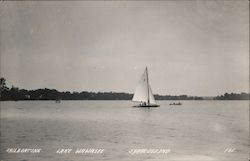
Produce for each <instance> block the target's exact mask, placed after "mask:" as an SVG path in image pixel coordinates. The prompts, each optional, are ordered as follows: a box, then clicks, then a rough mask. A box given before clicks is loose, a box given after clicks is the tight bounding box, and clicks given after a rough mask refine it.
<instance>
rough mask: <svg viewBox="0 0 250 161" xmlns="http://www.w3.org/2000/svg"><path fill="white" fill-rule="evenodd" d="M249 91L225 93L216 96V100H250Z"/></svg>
mask: <svg viewBox="0 0 250 161" xmlns="http://www.w3.org/2000/svg"><path fill="white" fill-rule="evenodd" d="M249 98H250V97H249V93H244V92H242V93H239V94H238V93H230V94H229V93H225V94H224V95H220V96H217V97H214V100H249Z"/></svg>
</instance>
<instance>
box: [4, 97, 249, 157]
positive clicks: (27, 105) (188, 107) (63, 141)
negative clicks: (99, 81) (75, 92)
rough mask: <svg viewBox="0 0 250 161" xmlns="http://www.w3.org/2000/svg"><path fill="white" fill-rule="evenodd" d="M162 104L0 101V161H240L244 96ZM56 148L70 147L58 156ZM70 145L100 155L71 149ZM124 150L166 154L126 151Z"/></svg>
mask: <svg viewBox="0 0 250 161" xmlns="http://www.w3.org/2000/svg"><path fill="white" fill-rule="evenodd" d="M170 102H173V101H158V103H159V104H160V105H161V106H160V107H158V108H150V109H148V108H133V107H131V106H132V105H133V104H132V103H131V101H62V102H61V103H55V102H54V101H18V102H1V161H98V160H105V161H118V160H121V161H128V160H133V161H134V160H136V161H158V160H164V161H165V160H167V161H168V160H169V161H247V160H248V158H249V101H182V103H183V105H182V106H169V103H170ZM8 148H41V149H42V150H41V152H40V153H36V154H33V153H7V151H6V150H7V149H8ZM59 148H67V149H73V150H72V152H71V153H69V154H58V153H56V151H57V150H58V149H59ZM77 148H85V149H86V148H98V149H104V152H103V153H102V154H75V153H73V152H74V150H75V149H77ZM227 148H229V149H227ZM131 149H169V150H171V151H170V152H169V153H167V154H134V155H132V154H131V153H129V151H130V150H131Z"/></svg>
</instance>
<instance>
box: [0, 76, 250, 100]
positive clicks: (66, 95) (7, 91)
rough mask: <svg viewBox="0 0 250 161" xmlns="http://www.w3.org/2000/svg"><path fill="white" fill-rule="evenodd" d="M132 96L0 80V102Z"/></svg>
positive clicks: (236, 96) (162, 97)
mask: <svg viewBox="0 0 250 161" xmlns="http://www.w3.org/2000/svg"><path fill="white" fill-rule="evenodd" d="M154 96H155V99H156V100H204V98H203V97H197V96H187V95H179V96H171V95H158V94H156V95H154ZM132 97H133V94H130V93H124V92H88V91H82V92H70V91H66V92H65V91H63V92H60V91H58V90H56V89H48V88H44V89H36V90H27V89H19V88H18V87H15V86H12V87H11V88H9V87H7V86H6V80H5V78H0V98H1V101H14V100H15V101H17V100H131V99H132ZM213 99H214V100H247V99H249V94H247V93H241V94H235V93H231V94H228V93H225V94H224V95H221V96H217V97H214V98H213Z"/></svg>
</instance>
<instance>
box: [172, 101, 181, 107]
mask: <svg viewBox="0 0 250 161" xmlns="http://www.w3.org/2000/svg"><path fill="white" fill-rule="evenodd" d="M169 105H179V106H180V105H182V104H181V103H180V102H178V103H175V102H174V103H170V104H169Z"/></svg>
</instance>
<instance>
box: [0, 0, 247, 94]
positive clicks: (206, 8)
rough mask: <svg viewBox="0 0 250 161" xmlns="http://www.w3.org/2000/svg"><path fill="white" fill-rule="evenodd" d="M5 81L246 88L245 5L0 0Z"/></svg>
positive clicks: (66, 87) (220, 90) (187, 89)
mask: <svg viewBox="0 0 250 161" xmlns="http://www.w3.org/2000/svg"><path fill="white" fill-rule="evenodd" d="M0 4H1V5H0V7H1V8H0V56H1V57H0V58H1V59H0V60H1V61H0V67H1V70H0V71H1V77H4V78H6V82H7V85H8V86H11V85H14V86H17V87H19V88H25V89H37V88H53V89H57V90H59V91H78V92H80V91H95V92H96V91H115V92H129V93H133V92H134V90H135V88H136V85H137V83H138V81H139V79H140V77H141V75H142V73H143V71H144V70H145V67H146V66H147V67H148V71H149V83H150V85H151V88H152V91H153V93H154V94H164V95H165V94H171V95H180V94H187V95H193V96H215V95H221V94H224V93H225V92H230V93H231V92H249V2H248V1H247V0H242V1H213V0H211V1H210V0H206V1H200V0H193V1H192V0H190V1H92V2H91V1H73V2H69V1H52V2H50V1H38V2H36V1H24V2H22V1H19V2H18V1H16V2H10V1H8V2H6V1H1V2H0Z"/></svg>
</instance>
